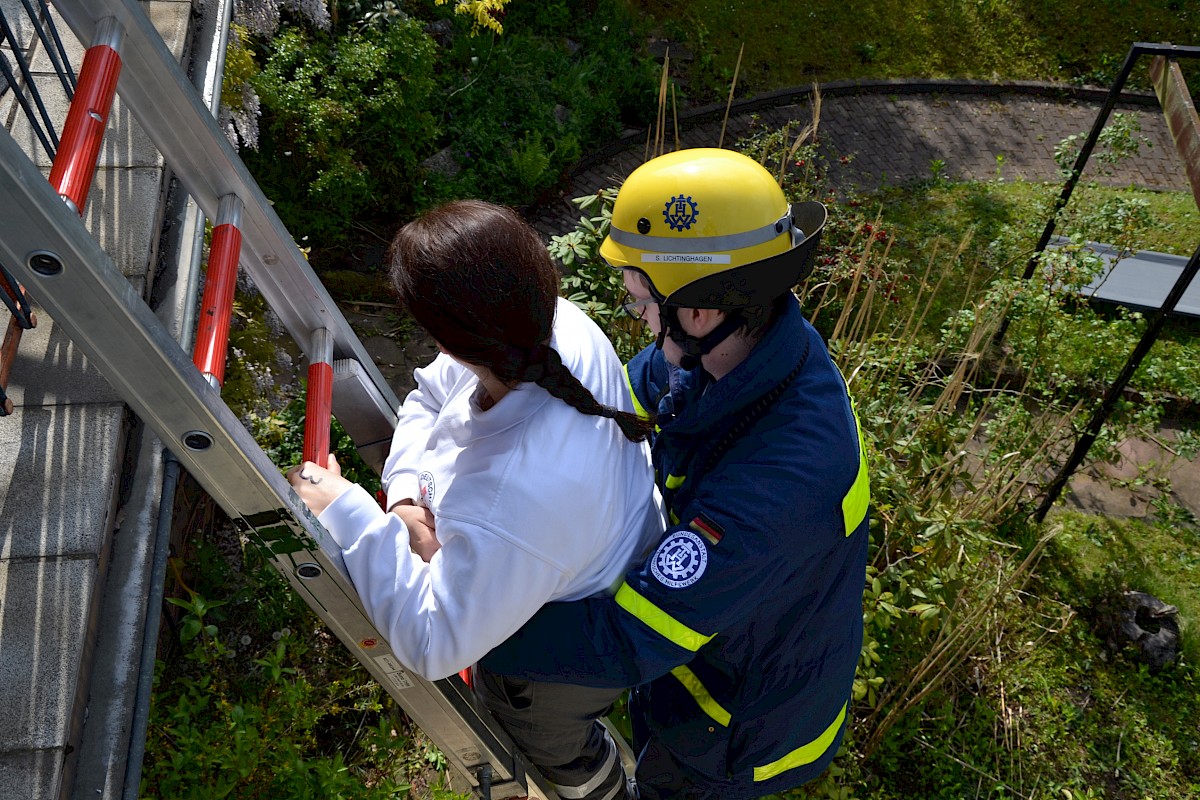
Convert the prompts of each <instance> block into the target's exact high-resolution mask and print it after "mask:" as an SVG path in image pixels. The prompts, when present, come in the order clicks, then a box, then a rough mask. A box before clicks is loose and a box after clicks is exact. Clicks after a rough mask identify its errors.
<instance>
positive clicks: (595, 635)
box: [483, 302, 869, 797]
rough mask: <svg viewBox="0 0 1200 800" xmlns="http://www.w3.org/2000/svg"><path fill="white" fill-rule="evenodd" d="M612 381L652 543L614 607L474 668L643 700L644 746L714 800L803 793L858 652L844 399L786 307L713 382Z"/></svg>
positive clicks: (532, 632)
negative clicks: (657, 512)
mask: <svg viewBox="0 0 1200 800" xmlns="http://www.w3.org/2000/svg"><path fill="white" fill-rule="evenodd" d="M628 372H629V378H630V384H631V388H632V390H633V392H634V396H635V397H636V398H637V401H638V403H637V404H638V405H639V406H640V407H641V408H656V409H657V411H658V414H659V418H658V421H659V426H660V430H659V432H658V434H657V435H656V437H655V440H654V447H653V453H654V465H655V470H656V477H657V481H658V485H659V488H660V489H661V490H662V492H663V496H664V499H665V500H666V502H667V508H668V524H667V530H666V533H665V534H664V536H663V539H662V541H661V543H660V545H659V546H658V548H657V549H656V550H655V551H654V552H653V553H651V554H650V555H649V556H648V557H647V559H646V560H645V561H644V562H643V563H642V564H641V566H640V567H638V568H636V569H634V570H632V571H630V572H629V573H628V574H627V575H626V577H625V580H624V582H623V583H622V584H621V585H620V586H619V588H618V589H617V591H616V594H615V596H606V597H598V598H589V599H587V600H580V601H576V602H571V603H552V604H548V605H546V606H545V607H543V609H542V610H541V611H539V612H538V614H537V615H535V616H534V617H533V619H531V620H530V621H529V622H528V623H527V624H526V625H525V626H524V627H523V628H522V629H521V630H520V631H518V632H517V633H516V634H514V636H513V637H512V638H510V639H509V640H508V641H506V642H505V643H504V644H502V645H500V646H499V647H498V648H496V649H495V650H493V651H492V652H491V653H490V654H488V656H486V657H485V658H484V660H483V664H484V665H485V666H487V667H488V668H489V669H492V670H493V671H495V672H498V673H501V674H507V675H515V676H521V677H525V678H530V679H534V680H543V681H549V682H554V683H578V684H583V685H590V686H613V687H617V686H632V685H635V684H646V683H649V684H650V687H649V688H650V691H649V698H650V701H651V705H650V709H649V713H648V718H647V720H646V722H647V723H648V724H649V726H650V729H651V731H652V735H654V736H655V737H657V738H658V739H659V741H660V743H661V744H662V745H663V746H665V747H667V748H668V749H669V751H670V752H671V753H672V754H673V755H674V757H675V758H676V759H678V760H679V761H681V762H683V763H684V764H686V765H687V766H689V767H691V768H692V769H694V770H697V771H699V772H701V773H702V774H704V775H706V776H709V777H711V778H712V780H713V782H714V784H719V785H721V786H723V787H727V788H728V789H729V790H730V796H733V795H740V796H746V797H755V796H761V795H765V794H770V793H772V792H777V791H781V790H783V789H786V788H788V787H792V786H796V785H799V784H801V783H804V782H805V781H808V780H810V779H812V778H814V777H816V776H817V775H819V774H820V773H821V771H822V770H824V768H825V766H826V765H827V764H828V763H829V761H830V760H831V759H832V758H833V756H834V754H835V753H836V752H837V749H838V745H839V743H840V741H841V738H842V734H843V732H844V730H845V725H846V720H847V717H848V715H849V713H850V709H849V705H848V704H849V700H850V693H851V686H852V682H853V679H854V672H855V667H856V665H857V662H858V657H859V650H860V648H861V646H862V624H863V622H862V594H863V583H864V580H865V569H866V557H867V524H868V521H867V505H868V493H869V490H868V482H867V470H866V459H865V454H864V453H863V452H862V440H861V437H860V435H859V432H858V426H857V420H856V418H855V414H854V411H853V409H852V406H851V402H850V399H849V397H848V395H847V391H846V386H845V382H844V381H843V379H842V376H841V374H840V373H839V372H838V370H837V368H836V367H835V366H834V364H833V362H832V361H831V359H830V358H829V355H828V353H827V351H826V349H825V346H824V343H823V342H822V341H821V338H820V335H819V334H818V333H817V331H816V330H815V329H813V327H812V326H811V325H809V324H808V322H807V321H806V320H805V319H804V318H803V316H802V315H801V313H800V308H799V305H798V303H795V302H792V303H791V304H790V306H789V308H788V309H787V311H786V312H785V313H784V314H783V315H782V316H781V317H780V319H779V320H778V321H777V322H776V323H775V324H774V325H773V326H772V327H771V328H770V329H769V330H768V331H767V333H766V335H765V336H764V338H763V340H762V341H760V342H759V344H758V345H757V346H756V347H755V348H754V350H753V351H752V352H751V354H750V356H749V358H748V359H747V360H746V361H744V362H743V363H741V364H740V365H738V367H736V368H735V369H734V370H733V371H732V372H730V373H729V374H728V375H726V376H725V377H724V378H722V379H721V380H719V381H716V382H709V379H708V377H707V375H706V374H705V373H704V372H703V371H702V370H699V369H697V370H694V371H692V372H683V371H682V370H679V369H678V368H675V367H672V366H670V365H668V364H667V363H666V362H665V360H664V359H663V356H662V353H661V352H660V351H658V350H655V349H654V348H653V347H650V348H647V349H646V350H645V351H643V352H642V353H640V354H638V355H637V356H636V357H635V358H634V359H633V360H632V361H631V362H630V363H629V365H628ZM781 384H785V385H784V388H783V389H782V390H778V389H776V387H778V386H780V385H781ZM668 389H669V391H668ZM660 397H661V400H660V401H658V402H656V400H658V399H659V398H660ZM545 477H546V479H547V480H552V479H553V477H552V476H545ZM515 590H518V591H519V587H516V589H515Z"/></svg>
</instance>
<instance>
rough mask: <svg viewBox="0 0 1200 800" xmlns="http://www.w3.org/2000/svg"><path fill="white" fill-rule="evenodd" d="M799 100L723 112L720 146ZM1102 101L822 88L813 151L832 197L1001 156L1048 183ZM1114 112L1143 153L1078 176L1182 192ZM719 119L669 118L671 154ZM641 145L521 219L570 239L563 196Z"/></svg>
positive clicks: (1171, 154)
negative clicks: (834, 192)
mask: <svg viewBox="0 0 1200 800" xmlns="http://www.w3.org/2000/svg"><path fill="white" fill-rule="evenodd" d="M803 94H804V93H803V92H801V91H796V92H777V93H774V95H773V96H770V97H763V98H755V99H752V100H750V101H746V102H744V103H741V104H740V105H738V106H735V108H734V110H733V112H732V113H731V115H730V119H729V123H728V127H727V129H726V133H725V143H726V145H727V146H728V145H730V144H732V143H733V142H736V141H737V140H738V139H739V138H741V137H743V136H745V135H747V134H748V133H750V132H751V131H752V126H754V125H758V126H760V127H766V128H768V129H771V128H778V127H782V126H783V125H784V124H786V123H787V122H789V121H791V120H798V121H800V122H802V123H803V122H807V121H808V120H810V119H811V117H812V108H811V103H810V102H809V100H808V99H807V98H806V97H801V95H803ZM1105 94H1106V93H1105V92H1098V91H1095V90H1090V91H1082V90H1067V89H1064V88H1063V87H1052V86H1049V85H1046V84H1006V85H1002V86H997V85H989V84H978V83H976V84H972V83H964V82H957V81H954V82H951V81H945V82H922V83H901V82H880V83H872V84H828V85H826V86H825V87H822V95H823V100H822V106H821V120H820V130H819V131H818V143H819V145H820V147H821V150H822V152H823V154H824V155H825V156H826V157H827V161H828V162H829V163H830V164H831V165H832V166H831V167H830V173H829V179H830V181H831V182H832V183H833V184H834V185H835V186H837V187H840V188H849V187H852V186H853V187H858V188H861V189H870V188H876V187H878V186H880V185H882V184H886V183H891V184H899V183H905V182H909V181H913V180H920V179H923V178H929V177H930V176H931V174H932V173H931V169H930V168H931V165H932V163H933V162H934V160H938V161H941V162H944V164H945V166H944V168H943V172H942V174H943V175H945V176H946V177H950V178H975V179H982V178H994V177H995V176H996V174H997V156H1003V164H1002V166H1001V170H1000V174H1001V175H1002V176H1003V177H1004V178H1005V179H1017V178H1020V179H1025V180H1030V181H1054V182H1056V183H1057V182H1059V181H1060V180H1061V178H1060V177H1059V175H1058V168H1057V166H1056V165H1055V163H1054V148H1055V146H1056V145H1057V144H1058V143H1059V142H1060V141H1061V140H1062V139H1063V138H1065V137H1067V136H1069V135H1071V134H1073V133H1086V132H1087V131H1089V130H1090V129H1091V127H1092V125H1093V123H1094V122H1095V120H1096V116H1097V114H1098V112H1099V110H1100V108H1101V107H1102V105H1103V100H1104V96H1105ZM1115 110H1116V111H1118V112H1123V113H1131V114H1134V115H1136V117H1137V119H1138V122H1139V123H1140V124H1141V128H1142V130H1141V135H1142V136H1144V137H1145V138H1146V139H1148V140H1149V143H1150V144H1149V146H1146V145H1143V146H1142V147H1141V149H1140V152H1139V153H1138V155H1137V156H1135V157H1133V158H1131V159H1128V160H1126V161H1124V162H1122V163H1121V164H1119V165H1117V166H1116V168H1115V169H1114V170H1113V172H1112V174H1110V175H1104V174H1101V172H1100V167H1101V164H1100V163H1099V162H1098V161H1097V160H1096V158H1095V157H1094V156H1093V158H1092V160H1091V161H1090V162H1089V164H1088V168H1087V170H1086V171H1085V174H1084V179H1085V180H1095V181H1097V182H1100V183H1106V184H1111V185H1117V186H1128V185H1136V186H1140V187H1145V188H1149V189H1159V190H1171V191H1185V190H1186V189H1187V182H1186V178H1185V176H1184V171H1183V164H1182V162H1181V161H1180V159H1179V156H1178V155H1177V153H1176V151H1175V147H1174V145H1173V144H1172V142H1171V139H1170V135H1169V134H1168V132H1167V127H1166V123H1165V121H1164V120H1163V116H1162V112H1161V110H1160V109H1159V107H1158V103H1157V101H1156V100H1155V99H1154V98H1153V96H1149V97H1132V96H1131V97H1130V99H1129V102H1122V103H1120V104H1118V106H1117V108H1116V109H1115ZM722 114H723V109H710V110H707V111H703V112H698V113H697V114H696V115H693V117H691V118H689V119H681V120H680V127H681V128H682V131H681V134H680V141H681V146H682V147H715V146H716V144H717V141H718V139H719V137H720V133H721V115H722ZM671 135H672V136H673V132H672V134H671ZM645 142H646V135H645V131H642V132H640V133H631V134H630V135H629V136H628V137H627V138H626V139H624V140H622V141H620V142H615V143H613V144H612V145H610V146H609V147H607V148H605V149H604V150H603V151H602V152H601V154H600V155H599V156H596V157H593V158H592V159H591V160H590V161H586V162H585V163H584V164H582V165H580V167H579V168H578V169H577V170H576V172H575V173H574V174H573V175H572V176H571V178H570V180H569V181H568V182H567V184H566V185H564V186H562V187H561V190H560V194H559V197H558V199H557V200H555V201H553V202H550V203H547V204H545V205H543V206H541V207H539V208H536V209H532V210H531V211H530V218H531V220H532V221H533V222H534V224H535V225H536V226H537V227H538V229H539V230H540V231H541V232H542V233H543V234H545V235H547V236H549V235H554V234H559V233H563V232H565V231H567V230H571V229H572V228H573V227H574V224H575V221H576V220H577V219H578V216H579V214H578V210H577V209H576V207H575V206H573V205H571V203H570V202H569V201H570V199H571V198H572V197H578V196H581V195H584V194H588V193H590V192H594V191H596V190H597V189H600V188H603V187H606V186H613V185H616V184H617V183H618V182H619V181H620V180H623V179H624V178H625V176H627V175H628V174H629V173H630V172H632V171H633V170H634V169H635V168H636V167H637V166H638V165H640V164H641V163H642V161H643V154H644V152H645ZM842 155H852V156H853V159H852V160H851V162H850V163H849V164H847V165H841V164H839V163H838V160H837V157H838V156H842Z"/></svg>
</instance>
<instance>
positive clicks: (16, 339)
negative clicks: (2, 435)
mask: <svg viewBox="0 0 1200 800" xmlns="http://www.w3.org/2000/svg"><path fill="white" fill-rule="evenodd" d="M0 291H3V292H4V293H5V294H7V295H8V296H9V297H10V298H11V299H12V301H13V303H14V304H16V305H17V306H18V307H20V306H21V302H22V300H23V298H24V296H25V287H23V286H21V285H20V284H17V283H15V282H14V283H11V284H10V283H9V281H8V278H7V277H6V275H5V274H0ZM26 308H28V306H26ZM28 322H29V327H30V328H36V327H37V315H36V314H34V313H33V312H32V311H30V312H29V319H28ZM24 332H25V326H24V325H22V323H21V320H19V319H17V315H16V314H13V315H12V316H11V317H9V319H8V327H7V328H6V329H5V331H4V341H3V343H2V344H0V395H3V396H4V401H3V403H2V404H0V417H7V416H8V415H9V414H11V413H13V402H12V400H10V399H9V398H8V396H7V395H4V392H6V391H7V390H8V378H9V375H10V374H11V373H12V364H13V359H15V358H16V357H17V348H18V347H20V345H21V335H22V334H23V333H24Z"/></svg>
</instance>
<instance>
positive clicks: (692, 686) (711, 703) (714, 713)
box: [671, 666, 733, 728]
mask: <svg viewBox="0 0 1200 800" xmlns="http://www.w3.org/2000/svg"><path fill="white" fill-rule="evenodd" d="M671 674H672V675H674V676H675V677H676V678H678V679H679V682H680V683H682V684H683V688H685V689H687V690H688V694H690V695H691V696H692V697H694V698H695V699H696V704H697V705H699V706H700V708H702V709H703V710H704V713H705V714H708V715H709V716H710V717H712V718H713V719H715V720H716V721H717V722H719V723H721V724H722V725H724V726H725V727H726V728H728V727H729V721H730V720H731V719H733V717H732V716H730V714H729V712H728V711H726V710H725V709H723V708H721V704H720V703H718V702H717V701H716V700H713V696H712V695H711V694H709V693H708V689H705V688H704V684H703V683H701V682H700V679H699V678H697V677H696V673H694V672H692V671H691V670H690V669H688V668H687V667H684V666H678V667H676V668H675V669H673V670H671Z"/></svg>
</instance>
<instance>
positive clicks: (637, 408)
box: [625, 364, 650, 419]
mask: <svg viewBox="0 0 1200 800" xmlns="http://www.w3.org/2000/svg"><path fill="white" fill-rule="evenodd" d="M625 388H626V389H628V390H629V397H630V399H632V400H633V413H635V414H637V415H638V417H639V418H640V419H650V412H649V411H647V410H646V408H645V406H643V405H642V403H641V401H640V400H638V396H637V392H635V391H633V381H632V380H630V378H629V365H628V364H626V365H625Z"/></svg>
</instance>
